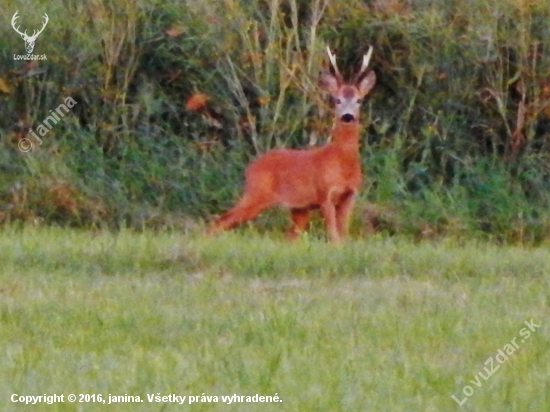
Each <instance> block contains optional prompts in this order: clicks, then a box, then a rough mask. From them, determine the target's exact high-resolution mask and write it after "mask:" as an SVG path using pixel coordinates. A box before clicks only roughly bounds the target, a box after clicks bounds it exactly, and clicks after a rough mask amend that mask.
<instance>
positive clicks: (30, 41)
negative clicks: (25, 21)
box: [11, 10, 49, 54]
mask: <svg viewBox="0 0 550 412" xmlns="http://www.w3.org/2000/svg"><path fill="white" fill-rule="evenodd" d="M17 13H19V10H17V11H16V12H15V14H14V15H13V17H12V19H11V25H12V27H13V29H14V30H15V31H16V32H17V33H19V34H20V35H21V37H22V38H23V40H25V48H26V49H27V53H28V54H31V53H32V51H33V50H34V42H35V41H36V38H37V37H38V35H39V34H40V33H42V31H44V28H45V27H46V24H48V21H49V18H48V15H47V14H46V13H44V24H43V25H42V28H41V29H40V30H38V31H37V30H34V31H33V33H32V35H31V36H29V35H27V30H25V32H24V33H21V32H20V31H19V27H15V21H16V20H17V19H18V18H19V16H18V15H17Z"/></svg>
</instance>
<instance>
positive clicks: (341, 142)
mask: <svg viewBox="0 0 550 412" xmlns="http://www.w3.org/2000/svg"><path fill="white" fill-rule="evenodd" d="M360 132H361V127H360V126H359V122H357V121H354V122H348V123H345V122H342V121H340V120H337V121H336V122H335V123H334V127H333V129H332V143H333V144H334V145H336V146H340V147H342V148H345V149H347V150H352V151H354V152H357V151H359V135H360Z"/></svg>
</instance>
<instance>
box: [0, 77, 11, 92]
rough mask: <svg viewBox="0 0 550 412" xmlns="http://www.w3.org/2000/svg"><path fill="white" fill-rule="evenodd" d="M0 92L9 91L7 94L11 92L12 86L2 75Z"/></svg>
mask: <svg viewBox="0 0 550 412" xmlns="http://www.w3.org/2000/svg"><path fill="white" fill-rule="evenodd" d="M0 92H4V93H7V94H10V93H11V87H10V86H9V85H8V83H6V81H5V80H4V79H3V78H1V77H0Z"/></svg>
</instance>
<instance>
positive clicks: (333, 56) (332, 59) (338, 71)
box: [327, 46, 342, 79]
mask: <svg viewBox="0 0 550 412" xmlns="http://www.w3.org/2000/svg"><path fill="white" fill-rule="evenodd" d="M327 53H328V58H329V59H330V64H331V65H332V67H333V68H334V73H335V74H336V76H338V77H339V78H340V79H341V78H342V75H341V74H340V70H338V65H337V64H336V55H335V54H333V53H332V52H331V51H330V47H328V46H327Z"/></svg>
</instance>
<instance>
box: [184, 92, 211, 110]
mask: <svg viewBox="0 0 550 412" xmlns="http://www.w3.org/2000/svg"><path fill="white" fill-rule="evenodd" d="M209 99H210V97H208V95H207V94H205V93H201V92H197V93H195V94H193V95H192V96H191V97H190V98H189V99H187V104H186V105H185V108H186V109H187V110H192V111H195V110H200V109H202V108H203V107H204V106H206V102H207V101H208V100H209Z"/></svg>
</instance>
